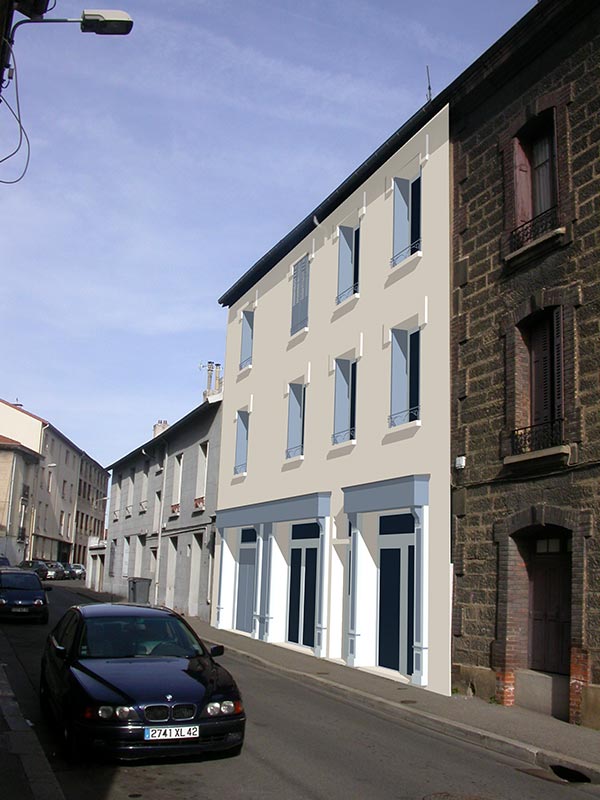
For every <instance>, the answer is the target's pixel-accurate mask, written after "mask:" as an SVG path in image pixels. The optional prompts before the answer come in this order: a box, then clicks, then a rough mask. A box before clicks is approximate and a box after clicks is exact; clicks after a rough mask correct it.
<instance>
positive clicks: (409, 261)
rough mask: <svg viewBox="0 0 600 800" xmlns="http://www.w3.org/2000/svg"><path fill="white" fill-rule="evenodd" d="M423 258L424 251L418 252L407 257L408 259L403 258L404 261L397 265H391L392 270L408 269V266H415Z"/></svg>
mask: <svg viewBox="0 0 600 800" xmlns="http://www.w3.org/2000/svg"><path fill="white" fill-rule="evenodd" d="M422 258H423V251H422V250H416V251H415V252H414V253H411V254H410V255H408V256H406V258H403V259H402V261H398V263H397V264H390V269H391V270H395V269H398V267H406V266H407V265H410V264H413V263H415V262H416V261H420V260H421V259H422Z"/></svg>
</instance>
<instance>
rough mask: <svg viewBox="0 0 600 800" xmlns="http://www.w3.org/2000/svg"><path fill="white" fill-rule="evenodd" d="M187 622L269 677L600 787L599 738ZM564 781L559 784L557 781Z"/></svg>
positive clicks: (590, 732)
mask: <svg viewBox="0 0 600 800" xmlns="http://www.w3.org/2000/svg"><path fill="white" fill-rule="evenodd" d="M187 621H188V622H189V623H190V624H191V625H192V627H193V628H194V630H196V631H197V633H198V634H199V635H200V637H201V638H202V639H204V640H205V641H206V642H209V643H212V644H222V645H224V646H225V648H226V651H227V650H229V651H231V652H232V653H236V654H237V655H239V656H243V657H246V658H248V659H250V660H251V661H253V662H255V663H258V664H261V665H262V666H263V667H264V668H266V669H269V670H277V671H280V672H285V673H286V674H288V675H289V676H290V677H292V678H294V679H297V680H300V681H303V682H305V683H306V682H311V683H314V684H316V685H319V686H321V687H324V688H328V689H329V690H330V691H334V692H336V693H339V694H340V695H344V696H349V697H354V698H361V699H362V700H363V701H365V702H367V703H369V704H371V705H372V706H375V707H384V708H387V709H388V710H392V709H393V711H394V714H396V715H397V716H398V717H399V718H402V719H403V720H406V721H407V722H411V723H413V724H415V725H418V726H419V727H421V728H427V729H429V730H432V731H436V732H438V733H443V734H446V735H449V736H452V737H454V738H458V739H462V740H464V741H468V742H471V743H472V744H477V745H480V746H482V747H485V748H487V749H489V750H494V751H496V752H499V753H502V754H504V755H507V756H512V757H515V758H518V759H521V760H522V761H525V762H527V763H529V764H531V765H534V766H536V767H542V768H549V767H553V766H558V767H566V768H568V769H570V770H575V771H576V772H579V773H582V774H583V775H584V776H586V777H587V778H589V780H590V781H591V782H592V783H600V731H594V730H591V729H590V728H582V727H579V726H576V725H569V724H568V723H566V722H561V721H560V720H557V719H554V718H553V717H549V716H546V715H545V714H538V713H536V712H534V711H529V710H527V709H524V708H518V707H516V706H514V707H512V708H505V707H503V706H498V705H495V704H493V703H488V702H485V701H484V700H482V699H480V698H477V697H465V696H464V695H452V696H451V697H444V696H442V695H439V694H434V693H433V692H429V691H427V690H425V689H420V688H418V687H413V686H407V685H406V684H404V683H400V682H399V681H395V680H393V679H390V678H386V677H383V676H381V675H380V674H376V673H375V672H374V671H367V670H363V669H355V668H352V667H347V666H345V665H343V664H340V663H338V662H334V661H326V660H324V659H318V658H315V657H314V656H312V655H310V654H307V653H303V652H299V651H297V650H294V649H290V648H288V647H282V646H280V645H274V644H267V643H265V642H260V641H257V640H256V639H252V638H250V637H249V636H246V635H244V634H239V633H232V632H231V631H223V630H217V629H215V628H212V627H211V626H210V625H208V624H207V623H206V622H202V620H200V619H197V618H195V617H187ZM561 777H562V776H561Z"/></svg>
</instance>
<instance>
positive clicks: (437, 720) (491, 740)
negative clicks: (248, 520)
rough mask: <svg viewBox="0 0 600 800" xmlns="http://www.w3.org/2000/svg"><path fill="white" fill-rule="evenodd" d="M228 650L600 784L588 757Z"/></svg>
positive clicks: (454, 734) (596, 769)
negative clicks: (541, 744) (565, 753)
mask: <svg viewBox="0 0 600 800" xmlns="http://www.w3.org/2000/svg"><path fill="white" fill-rule="evenodd" d="M208 641H210V639H208ZM212 644H215V642H212ZM227 651H230V652H232V653H235V654H236V655H238V656H244V657H245V658H247V659H249V660H250V661H253V662H255V663H257V664H260V665H261V666H263V667H265V668H266V669H270V670H271V671H274V672H284V673H286V674H287V675H290V676H292V677H295V678H301V679H302V680H308V681H310V682H312V683H314V684H317V685H322V686H326V687H328V688H329V689H335V690H336V693H338V694H341V695H345V696H348V697H360V698H361V699H363V700H367V701H368V702H369V704H370V705H371V706H375V707H384V708H388V709H394V712H395V713H397V714H398V716H400V717H401V718H402V719H403V720H405V721H407V722H412V723H413V724H415V725H419V726H420V727H421V728H427V729H428V730H431V731H434V732H436V733H442V734H444V735H446V736H451V737H454V738H456V739H461V740H462V741H465V742H469V743H470V744H476V745H478V746H479V747H483V748H485V749H486V750H492V751H493V752H496V753H500V754H501V755H504V756H508V757H510V758H516V759H519V760H520V761H523V762H525V763H527V764H531V765H533V766H536V767H540V768H543V769H547V770H551V768H552V767H554V766H560V767H566V768H567V769H570V770H574V771H575V772H580V773H583V775H585V776H587V777H588V778H589V780H590V782H591V783H593V784H600V764H591V763H589V762H587V761H578V760H577V759H575V758H571V757H570V756H565V755H564V754H562V753H556V752H554V751H552V750H545V749H544V748H541V747H538V746H537V745H533V744H527V743H526V742H521V741H519V740H517V739H509V738H507V737H505V736H500V735H499V734H496V733H490V732H489V731H485V730H482V729H480V728H473V727H471V726H469V725H464V724H463V723H462V722H454V721H453V720H449V719H447V718H445V717H438V716H436V715H435V714H431V713H429V712H428V711H421V710H420V709H417V708H409V707H407V706H405V705H401V704H400V703H397V702H395V701H394V700H386V699H385V698H382V697H380V696H379V695H374V694H371V693H370V692H366V691H364V690H362V689H355V688H353V687H350V686H345V685H344V684H340V683H336V682H335V681H332V680H328V679H327V678H323V677H321V676H319V675H313V674H312V673H310V672H303V671H302V670H297V669H293V668H292V667H286V666H284V665H282V664H277V663H274V662H273V661H268V660H267V659H264V658H261V657H260V656H257V655H254V654H253V653H248V652H247V651H245V650H238V649H237V648H235V647H232V646H231V645H226V652H227ZM564 783H568V781H566V780H565V781H564Z"/></svg>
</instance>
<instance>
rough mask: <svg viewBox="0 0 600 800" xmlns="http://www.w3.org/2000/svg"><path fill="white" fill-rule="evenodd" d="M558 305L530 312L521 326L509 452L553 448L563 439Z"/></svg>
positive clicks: (562, 370) (561, 342)
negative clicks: (515, 421)
mask: <svg viewBox="0 0 600 800" xmlns="http://www.w3.org/2000/svg"><path fill="white" fill-rule="evenodd" d="M562 311H563V310H562V308H561V307H560V306H557V307H555V308H551V309H544V310H542V311H538V312H536V313H534V314H532V315H531V316H530V317H529V318H527V319H526V320H525V321H524V322H523V323H522V324H521V326H520V334H521V343H522V352H523V353H524V354H526V359H524V363H523V362H521V364H519V365H518V366H517V368H518V369H519V367H520V372H521V375H520V380H519V383H520V391H521V403H520V412H521V419H522V420H526V421H527V422H528V424H527V425H525V426H523V427H520V428H517V429H515V430H514V431H513V433H512V448H511V449H512V455H521V454H523V453H530V452H533V451H537V450H545V449H546V448H549V447H556V446H557V445H561V444H563V442H564V428H563V423H564V419H563V372H564V369H563V340H564V336H563V319H562Z"/></svg>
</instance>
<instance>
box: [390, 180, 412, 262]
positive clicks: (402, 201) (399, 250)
mask: <svg viewBox="0 0 600 800" xmlns="http://www.w3.org/2000/svg"><path fill="white" fill-rule="evenodd" d="M409 253H410V181H407V180H406V179H405V178H394V252H393V259H392V261H393V262H394V263H398V261H401V260H402V259H403V258H406V256H407V255H409Z"/></svg>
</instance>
